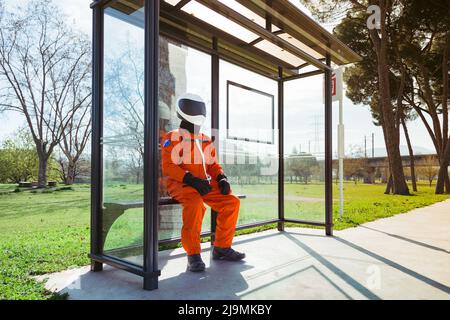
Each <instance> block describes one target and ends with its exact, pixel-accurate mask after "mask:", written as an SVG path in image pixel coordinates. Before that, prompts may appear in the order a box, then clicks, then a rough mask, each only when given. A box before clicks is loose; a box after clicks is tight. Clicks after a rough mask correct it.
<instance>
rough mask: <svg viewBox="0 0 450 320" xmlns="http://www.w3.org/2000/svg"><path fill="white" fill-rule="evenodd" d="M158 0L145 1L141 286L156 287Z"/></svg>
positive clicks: (150, 288) (147, 288)
mask: <svg viewBox="0 0 450 320" xmlns="http://www.w3.org/2000/svg"><path fill="white" fill-rule="evenodd" d="M158 71H159V1H145V115H144V117H145V126H144V128H145V129H144V289H145V290H154V289H157V288H158V277H159V275H160V273H161V272H160V271H159V267H158V200H159V194H158V179H159V176H158V172H159V161H158V158H159V157H158V153H159V148H158V144H159V111H158V109H159V108H158V104H159V103H158V90H159V86H158V80H159V79H158Z"/></svg>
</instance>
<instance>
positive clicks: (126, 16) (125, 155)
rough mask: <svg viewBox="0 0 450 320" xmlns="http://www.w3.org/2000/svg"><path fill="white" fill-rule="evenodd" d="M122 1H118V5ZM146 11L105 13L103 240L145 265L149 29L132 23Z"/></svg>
mask: <svg viewBox="0 0 450 320" xmlns="http://www.w3.org/2000/svg"><path fill="white" fill-rule="evenodd" d="M117 4H118V2H115V3H113V5H117ZM143 15H144V13H143V9H142V8H141V9H140V10H137V11H133V12H131V13H129V12H128V13H122V12H121V11H117V10H115V9H113V8H107V9H105V22H104V23H105V34H104V45H105V50H104V52H105V56H104V97H103V105H104V115H103V141H102V142H103V143H102V148H103V207H104V209H103V237H104V239H105V243H104V251H105V253H106V254H109V255H112V256H117V257H121V258H124V259H126V260H129V261H131V262H134V263H136V264H139V265H142V254H143V252H142V245H143V240H142V239H143V237H142V235H143V230H144V228H143V190H144V183H143V159H144V157H143V154H144V119H143V117H144V30H143V29H142V28H140V27H137V26H136V24H131V23H129V21H140V20H142V19H143Z"/></svg>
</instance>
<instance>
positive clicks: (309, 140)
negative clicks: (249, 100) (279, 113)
mask: <svg viewBox="0 0 450 320" xmlns="http://www.w3.org/2000/svg"><path fill="white" fill-rule="evenodd" d="M323 82H324V79H323V76H321V75H319V76H314V77H308V78H304V79H299V80H293V81H288V82H286V83H285V85H284V87H285V94H284V97H285V102H284V119H285V120H284V130H285V133H284V137H285V138H284V146H285V155H284V159H285V186H284V190H285V191H284V192H285V202H284V206H285V217H286V218H291V219H300V220H307V221H315V222H324V221H325V182H324V181H325V173H324V164H325V161H324V160H325V127H324V111H325V110H324V104H323Z"/></svg>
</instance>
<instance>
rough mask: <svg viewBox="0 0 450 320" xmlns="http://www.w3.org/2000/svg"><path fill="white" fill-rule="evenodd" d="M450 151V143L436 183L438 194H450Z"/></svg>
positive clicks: (442, 159) (441, 162)
mask: <svg viewBox="0 0 450 320" xmlns="http://www.w3.org/2000/svg"><path fill="white" fill-rule="evenodd" d="M449 149H450V143H447V149H446V152H445V154H444V155H443V156H442V158H441V161H440V168H439V174H438V179H437V183H436V194H444V193H450V179H449V176H448V166H449V163H450V157H449V152H448V150H449Z"/></svg>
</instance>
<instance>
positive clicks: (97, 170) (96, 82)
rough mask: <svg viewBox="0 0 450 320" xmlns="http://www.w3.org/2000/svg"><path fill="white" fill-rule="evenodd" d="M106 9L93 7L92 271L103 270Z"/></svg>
mask: <svg viewBox="0 0 450 320" xmlns="http://www.w3.org/2000/svg"><path fill="white" fill-rule="evenodd" d="M102 11H103V10H102V9H101V8H100V7H94V8H93V11H92V12H93V24H92V34H93V42H92V45H93V50H92V55H93V56H92V64H93V76H92V89H93V90H92V111H91V112H92V114H91V117H92V124H93V125H92V143H91V156H92V160H91V163H92V164H91V165H92V170H91V183H92V185H93V186H94V187H93V188H91V250H90V256H91V270H92V271H95V272H97V271H102V270H103V264H102V263H101V262H99V261H96V260H94V259H92V256H96V255H100V254H102V253H103V252H102V172H103V170H102V145H101V138H102V127H103V126H102V123H103V121H102V119H103V12H102Z"/></svg>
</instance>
